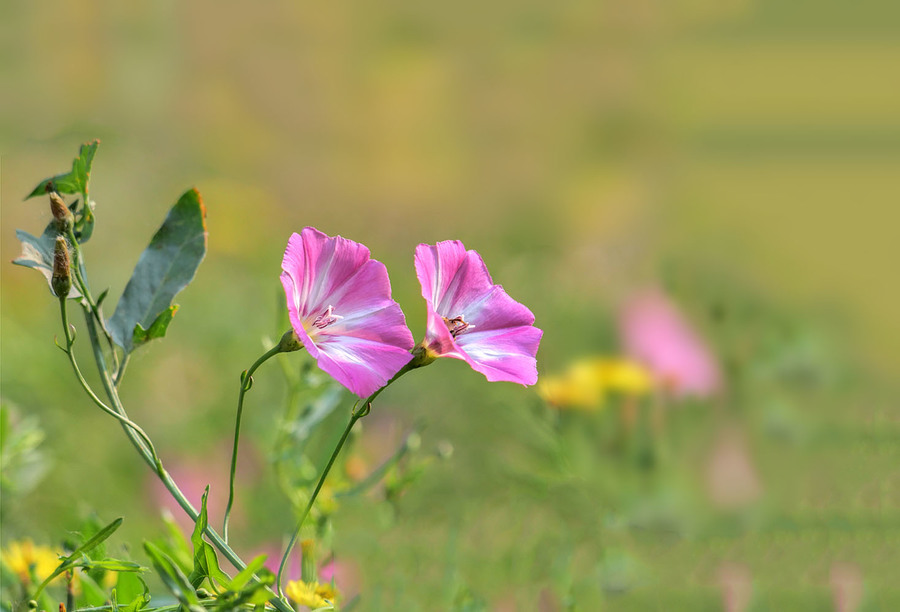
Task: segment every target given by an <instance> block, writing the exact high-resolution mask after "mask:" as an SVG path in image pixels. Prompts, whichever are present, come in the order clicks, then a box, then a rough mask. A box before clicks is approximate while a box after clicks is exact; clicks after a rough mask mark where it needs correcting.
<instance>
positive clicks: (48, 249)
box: [13, 223, 81, 300]
mask: <svg viewBox="0 0 900 612" xmlns="http://www.w3.org/2000/svg"><path fill="white" fill-rule="evenodd" d="M16 238H18V239H19V242H21V243H22V254H21V255H19V256H18V257H16V258H15V259H13V263H14V264H16V265H17V266H24V267H26V268H32V269H34V270H37V271H38V272H40V273H41V274H43V275H44V278H46V279H47V286H48V287H50V279H51V278H52V276H53V248H54V247H55V245H56V227H55V225H54V224H53V223H51V224H49V225H48V226H47V229H45V230H44V233H43V234H41V235H40V237H39V238H35V237H34V236H32V235H31V234H29V233H28V232H23V231H22V230H16ZM50 292H51V293H52V292H53V289H52V288H51V289H50ZM80 297H81V293H80V292H79V291H78V289H76V283H74V282H73V283H72V288H71V289H69V295H68V298H69V299H70V300H72V299H76V298H80Z"/></svg>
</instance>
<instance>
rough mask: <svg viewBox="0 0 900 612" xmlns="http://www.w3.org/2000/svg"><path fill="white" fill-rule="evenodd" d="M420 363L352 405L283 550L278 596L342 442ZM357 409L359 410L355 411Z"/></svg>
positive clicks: (414, 360)
mask: <svg viewBox="0 0 900 612" xmlns="http://www.w3.org/2000/svg"><path fill="white" fill-rule="evenodd" d="M420 365H421V363H418V361H417V360H416V359H413V360H412V361H410V362H409V363H408V364H406V365H405V366H403V367H402V368H401V369H400V371H399V372H397V373H396V374H394V377H393V378H391V379H390V380H389V381H387V382H386V383H385V385H384V386H383V387H381V388H380V389H378V390H377V391H376V392H375V393H373V394H372V395H370V396H369V397H367V398H366V399H365V400H363V401H362V402H361V403H362V406H361V407H359V406H360V402H359V401H357V402H356V403H355V404H354V405H353V411H352V412H351V414H350V422H349V423H347V428H346V429H345V430H344V433H343V434H342V435H341V439H340V440H338V443H337V446H335V447H334V452H332V453H331V458H329V459H328V463H326V464H325V469H324V470H322V475H321V476H319V481H318V482H317V483H316V488H315V489H313V492H312V495H310V497H309V501H308V502H307V503H306V508H305V509H304V510H303V512H302V514H300V520H298V521H297V527H296V528H295V529H294V533H293V534H292V535H291V539H290V541H289V542H288V545H287V548H285V551H284V555H283V556H282V557H281V563H280V564H279V566H278V577H277V578H276V579H275V586H276V587H277V588H278V594H279V595H282V594H283V591H282V589H281V583H282V579H283V577H284V568H285V566H286V565H287V560H288V557H290V555H291V551H292V550H293V549H294V545H295V544H296V543H297V538H298V537H300V530H301V529H302V527H303V523H304V521H306V517H307V516H309V513H310V511H311V510H312V507H313V504H314V503H315V502H316V497H318V496H319V491H321V490H322V485H323V484H325V479H326V478H327V477H328V472H330V471H331V466H333V465H334V462H335V460H336V459H337V457H338V455H339V454H340V452H341V449H342V448H343V447H344V442H346V441H347V437H348V436H349V435H350V430H352V429H353V426H354V425H356V422H357V421H358V420H360V419H361V418H362V417H364V416H366V415H367V414H369V411H370V410H371V409H372V402H373V401H374V400H375V398H376V397H378V396H379V395H381V392H382V391H384V390H385V389H387V388H388V387H389V386H390V385H391V383H393V382H394V381H395V380H397V379H398V378H400V377H401V376H403V375H404V374H406V373H407V372H409V371H410V370H413V369H415V368H417V367H420ZM357 407H359V409H358V410H357Z"/></svg>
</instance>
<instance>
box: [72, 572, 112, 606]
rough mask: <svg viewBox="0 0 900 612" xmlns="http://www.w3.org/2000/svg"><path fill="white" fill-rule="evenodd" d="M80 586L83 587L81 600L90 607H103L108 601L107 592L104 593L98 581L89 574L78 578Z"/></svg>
mask: <svg viewBox="0 0 900 612" xmlns="http://www.w3.org/2000/svg"><path fill="white" fill-rule="evenodd" d="M78 582H79V586H80V587H81V599H82V600H83V601H84V603H85V604H87V605H88V606H102V605H103V604H104V603H106V600H107V599H108V597H107V595H106V591H104V590H103V589H102V588H101V587H100V585H99V584H97V581H96V580H94V579H93V578H91V577H90V576H88V575H87V574H80V575H79V576H78Z"/></svg>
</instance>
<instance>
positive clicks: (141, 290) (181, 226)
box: [109, 189, 206, 353]
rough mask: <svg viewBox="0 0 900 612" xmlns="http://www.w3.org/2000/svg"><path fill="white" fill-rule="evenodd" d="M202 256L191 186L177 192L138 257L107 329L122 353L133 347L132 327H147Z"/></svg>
mask: <svg viewBox="0 0 900 612" xmlns="http://www.w3.org/2000/svg"><path fill="white" fill-rule="evenodd" d="M205 255H206V208H205V207H204V206H203V202H202V200H201V199H200V194H199V193H198V192H197V190H196V189H191V190H190V191H188V192H187V193H185V194H184V195H182V196H181V198H180V199H179V200H178V202H177V203H176V204H175V206H173V207H172V210H170V211H169V214H168V216H167V217H166V220H165V221H164V222H163V224H162V226H161V227H160V228H159V230H158V231H157V232H156V234H155V235H154V236H153V239H152V240H151V241H150V245H149V246H148V247H147V249H146V250H145V251H144V252H143V254H142V255H141V258H140V259H139V260H138V263H137V266H136V267H135V269H134V274H132V276H131V280H129V281H128V285H127V286H126V287H125V292H124V293H123V294H122V298H121V299H120V300H119V303H118V305H116V311H115V313H113V316H112V318H111V319H110V320H109V330H110V332H111V333H112V337H113V340H115V341H116V344H118V345H119V346H121V347H122V348H123V349H125V352H126V353H129V352H131V351H132V350H134V348H135V344H134V334H135V327H136V326H137V325H140V326H141V328H143V329H144V330H149V329H150V328H151V327H152V326H153V324H154V323H155V322H156V321H157V317H159V316H160V315H161V314H162V313H163V312H164V311H165V310H166V309H168V308H169V307H170V306H171V304H172V300H173V299H174V298H175V295H176V294H178V292H179V291H181V290H182V289H184V288H185V287H186V286H187V285H188V283H190V282H191V280H192V279H193V278H194V274H195V273H196V272H197V267H198V266H199V265H200V262H201V261H202V260H203V257H204V256H205Z"/></svg>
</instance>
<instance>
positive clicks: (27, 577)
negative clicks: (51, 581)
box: [0, 538, 62, 584]
mask: <svg viewBox="0 0 900 612" xmlns="http://www.w3.org/2000/svg"><path fill="white" fill-rule="evenodd" d="M0 556H2V558H3V563H5V564H6V566H7V567H8V568H9V569H11V570H12V571H14V572H15V573H16V575H17V576H18V577H19V580H21V581H22V583H23V584H31V582H32V578H34V580H36V581H37V582H43V581H44V579H45V578H47V576H49V575H50V574H52V573H53V570H55V569H56V567H57V566H58V565H59V555H57V554H56V553H55V552H53V551H52V550H51V549H50V548H48V547H47V546H36V545H35V544H34V542H32V541H31V540H30V539H27V538H26V539H24V540H21V541H18V542H10V544H9V546H8V547H7V548H5V549H3V551H0ZM61 578H62V575H60V576H59V577H58V578H56V580H59V579H61Z"/></svg>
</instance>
